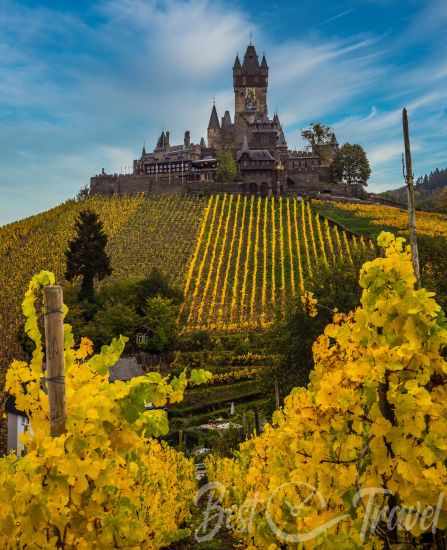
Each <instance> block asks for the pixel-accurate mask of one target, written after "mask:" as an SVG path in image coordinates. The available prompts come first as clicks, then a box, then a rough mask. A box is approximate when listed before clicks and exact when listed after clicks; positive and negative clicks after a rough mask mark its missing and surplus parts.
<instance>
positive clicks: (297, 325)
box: [264, 257, 366, 405]
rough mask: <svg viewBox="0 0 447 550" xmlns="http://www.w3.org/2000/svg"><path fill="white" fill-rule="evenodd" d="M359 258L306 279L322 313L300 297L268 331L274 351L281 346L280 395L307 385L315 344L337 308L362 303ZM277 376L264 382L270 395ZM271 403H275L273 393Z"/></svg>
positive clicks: (307, 286)
mask: <svg viewBox="0 0 447 550" xmlns="http://www.w3.org/2000/svg"><path fill="white" fill-rule="evenodd" d="M365 259H366V258H365V257H363V258H358V260H359V262H357V258H356V262H355V264H354V265H350V264H349V265H346V264H344V263H340V264H336V265H334V266H332V267H331V269H330V270H328V269H327V270H326V269H323V268H322V269H320V271H319V276H318V278H317V279H315V280H314V281H308V282H306V288H307V289H308V290H309V291H311V292H312V293H313V294H314V295H315V297H316V298H317V300H318V304H319V308H318V315H317V316H315V317H310V316H309V314H308V312H307V311H306V308H305V307H304V305H303V303H302V301H301V299H300V298H298V299H297V300H296V302H294V303H293V304H292V305H291V306H290V307H289V308H288V309H287V311H286V315H285V316H284V317H283V316H282V315H281V316H280V317H279V318H278V319H277V320H276V321H275V323H274V325H273V327H272V329H271V330H270V331H269V333H268V339H267V341H268V347H269V349H270V350H271V351H272V353H274V354H278V350H280V354H279V361H278V364H277V366H276V368H275V378H276V381H277V382H278V384H279V388H280V397H281V398H284V397H285V396H286V395H287V394H288V393H289V392H290V391H291V390H292V389H293V388H294V387H296V386H306V385H307V384H308V382H309V376H310V373H311V372H312V369H313V368H314V360H313V354H312V345H313V343H314V341H315V340H316V339H317V337H318V336H320V334H322V333H323V331H324V327H325V326H326V325H327V324H328V323H330V321H331V319H332V315H333V310H334V309H335V308H336V309H337V310H338V311H340V312H342V313H345V312H346V313H347V312H348V311H351V310H352V309H354V308H355V307H357V306H358V304H359V302H360V294H361V293H360V289H359V288H358V285H357V284H356V283H357V280H358V277H359V272H360V267H361V264H360V261H361V260H365ZM274 384H275V379H274V378H272V376H271V373H269V374H268V375H267V376H266V377H265V380H264V386H265V388H266V391H267V393H268V394H269V395H271V396H273V395H274V393H273V392H274ZM271 404H272V405H273V404H274V400H273V397H272V400H271Z"/></svg>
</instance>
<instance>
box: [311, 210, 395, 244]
mask: <svg viewBox="0 0 447 550" xmlns="http://www.w3.org/2000/svg"><path fill="white" fill-rule="evenodd" d="M312 206H313V208H314V209H315V210H316V211H317V212H319V213H320V214H321V215H322V216H325V217H327V218H329V219H330V220H332V221H334V222H336V223H338V224H339V225H341V226H342V227H344V228H345V229H347V230H348V231H351V232H352V233H356V234H357V235H365V236H367V237H371V238H373V239H375V238H377V236H378V235H379V233H380V232H381V231H383V230H386V231H393V232H394V231H395V228H392V227H391V226H382V225H380V226H379V225H374V223H373V218H372V217H371V218H365V217H360V216H356V215H355V214H354V213H352V212H347V211H346V210H342V209H341V208H337V207H336V206H335V205H334V204H333V203H328V202H325V203H323V204H317V203H313V204H312Z"/></svg>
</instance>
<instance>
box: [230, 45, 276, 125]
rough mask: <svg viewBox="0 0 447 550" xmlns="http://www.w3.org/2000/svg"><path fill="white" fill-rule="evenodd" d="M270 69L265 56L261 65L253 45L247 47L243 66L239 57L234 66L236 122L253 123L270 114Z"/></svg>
mask: <svg viewBox="0 0 447 550" xmlns="http://www.w3.org/2000/svg"><path fill="white" fill-rule="evenodd" d="M268 73H269V68H268V65H267V60H266V58H265V56H263V57H262V61H261V63H259V59H258V54H257V53H256V48H255V47H254V46H253V44H250V45H249V46H248V47H247V51H246V52H245V56H244V62H243V63H242V65H241V62H240V60H239V56H236V60H235V62H234V66H233V87H234V108H235V112H234V121H235V123H236V124H238V123H239V122H240V119H245V120H246V121H252V120H254V118H256V117H264V116H267V114H268V109H267V88H268Z"/></svg>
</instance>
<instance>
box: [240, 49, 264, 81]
mask: <svg viewBox="0 0 447 550" xmlns="http://www.w3.org/2000/svg"><path fill="white" fill-rule="evenodd" d="M259 69H260V67H259V59H258V54H257V53H256V48H255V47H254V46H253V44H250V45H249V46H248V47H247V51H246V52H245V56H244V63H243V64H242V70H243V71H244V73H245V74H256V73H258V72H259Z"/></svg>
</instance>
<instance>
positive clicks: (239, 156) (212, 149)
mask: <svg viewBox="0 0 447 550" xmlns="http://www.w3.org/2000/svg"><path fill="white" fill-rule="evenodd" d="M268 83H269V67H268V64H267V60H266V57H265V55H264V56H263V57H262V60H261V62H259V57H258V54H257V52H256V49H255V46H254V45H253V44H250V45H249V46H248V47H247V50H246V52H245V55H244V58H243V61H242V63H241V61H240V59H239V56H238V55H237V56H236V60H235V62H234V66H233V88H234V116H233V120H232V119H231V114H230V112H229V111H225V113H224V115H223V117H222V118H221V119H219V115H218V112H217V108H216V105H215V104H213V107H212V110H211V116H210V120H209V124H208V133H207V141H205V139H204V138H203V137H202V138H201V140H200V142H199V143H193V142H192V141H191V135H190V132H189V131H186V132H185V134H184V140H183V144H179V145H171V143H170V132H168V131H166V132H165V131H163V132H162V133H161V135H160V137H159V139H158V142H157V144H156V147H155V149H154V150H153V151H152V152H149V153H148V152H146V148H145V147H143V150H142V152H141V156H140V158H138V159H136V160H134V162H133V173H132V174H107V173H105V171H104V170H103V171H102V173H101V174H99V175H97V176H94V177H92V178H91V181H90V192H91V193H92V194H97V193H99V194H135V193H172V192H213V191H228V192H243V193H257V194H260V195H270V194H272V193H274V194H284V193H299V194H318V193H321V192H326V193H332V192H333V193H336V194H339V195H352V194H357V193H358V191H359V190H358V189H357V188H356V187H355V186H347V185H343V184H333V183H331V163H332V161H333V159H334V157H335V155H336V153H337V150H338V143H337V140H336V137H335V134H331V135H330V139H329V140H325V142H324V143H323V144H320V145H313V146H309V147H308V148H307V149H306V150H303V151H295V150H290V149H289V148H288V146H287V141H286V139H285V136H284V131H283V128H282V125H281V122H280V120H279V116H278V114H276V113H275V115H274V116H273V118H270V117H269V114H268V101H267V99H268ZM224 150H226V151H230V152H231V154H232V155H233V157H234V159H235V161H236V163H237V170H238V174H237V177H236V178H235V181H234V182H230V183H225V184H222V183H219V182H217V181H216V170H217V167H218V162H219V161H218V157H219V153H220V152H222V151H224Z"/></svg>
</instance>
